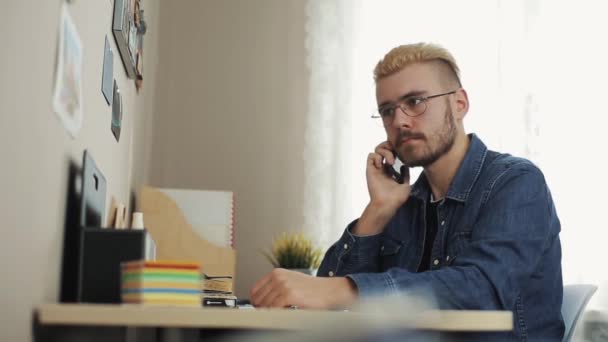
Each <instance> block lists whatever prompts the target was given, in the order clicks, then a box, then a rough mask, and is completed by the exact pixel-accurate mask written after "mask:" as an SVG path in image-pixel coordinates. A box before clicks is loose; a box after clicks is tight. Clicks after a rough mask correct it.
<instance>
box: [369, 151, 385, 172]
mask: <svg viewBox="0 0 608 342" xmlns="http://www.w3.org/2000/svg"><path fill="white" fill-rule="evenodd" d="M382 159H383V157H382V156H381V155H380V154H378V153H370V154H368V155H367V166H368V167H369V166H374V167H375V168H376V169H380V168H382Z"/></svg>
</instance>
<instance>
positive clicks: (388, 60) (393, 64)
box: [374, 43, 461, 86]
mask: <svg viewBox="0 0 608 342" xmlns="http://www.w3.org/2000/svg"><path fill="white" fill-rule="evenodd" d="M424 62H439V63H441V64H443V65H445V66H447V67H448V68H449V70H450V71H451V72H450V73H451V74H452V76H453V78H455V80H456V81H457V82H458V86H461V84H460V69H459V68H458V65H457V64H456V60H455V59H454V56H452V54H451V53H450V52H449V51H448V50H446V49H445V48H443V47H442V46H439V45H437V44H431V43H416V44H408V45H401V46H397V47H396V48H393V49H392V50H391V51H389V52H388V53H387V54H386V55H384V58H383V59H381V60H380V61H379V62H378V64H377V65H376V68H375V69H374V80H375V81H376V82H377V81H378V80H379V79H381V78H384V77H386V76H390V75H392V74H394V73H396V72H399V71H401V70H402V69H403V68H405V67H406V66H408V65H410V64H414V63H424Z"/></svg>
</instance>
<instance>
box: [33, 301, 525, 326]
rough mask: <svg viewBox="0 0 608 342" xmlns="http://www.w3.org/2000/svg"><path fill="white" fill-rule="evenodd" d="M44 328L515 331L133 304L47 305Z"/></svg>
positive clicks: (434, 318) (479, 322)
mask: <svg viewBox="0 0 608 342" xmlns="http://www.w3.org/2000/svg"><path fill="white" fill-rule="evenodd" d="M36 314H37V320H38V324H39V325H41V326H47V327H48V326H66V327H67V326H71V327H78V326H83V327H84V326H88V327H136V328H169V329H171V328H180V329H183V328H186V329H225V330H249V331H251V330H260V331H263V330H266V331H268V330H278V331H280V330H283V331H284V330H310V329H319V330H322V329H324V328H330V327H336V326H340V327H347V328H348V329H350V327H352V328H353V329H361V330H362V331H363V330H364V329H369V328H370V327H373V328H374V329H378V328H399V329H416V330H427V331H442V332H484V331H509V330H511V329H512V328H513V318H512V314H511V312H510V311H449V310H430V311H424V312H420V313H418V314H416V315H404V317H395V316H394V315H392V316H389V315H383V314H378V313H375V314H373V315H372V314H370V313H364V312H345V311H316V310H288V309H230V308H179V307H161V306H142V305H133V304H123V305H103V304H44V305H41V306H39V307H38V308H37V309H36Z"/></svg>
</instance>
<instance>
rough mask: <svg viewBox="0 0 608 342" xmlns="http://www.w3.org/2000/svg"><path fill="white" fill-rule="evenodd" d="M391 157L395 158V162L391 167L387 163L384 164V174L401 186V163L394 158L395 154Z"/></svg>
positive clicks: (397, 158) (402, 178)
mask: <svg viewBox="0 0 608 342" xmlns="http://www.w3.org/2000/svg"><path fill="white" fill-rule="evenodd" d="M393 156H395V162H394V163H393V165H389V164H388V163H386V162H385V163H384V172H386V174H387V175H388V176H389V177H391V178H392V179H393V180H394V181H395V182H397V183H399V184H403V182H404V178H405V177H404V175H403V174H402V173H401V169H402V167H403V162H401V160H400V159H399V157H397V156H396V154H395V152H393Z"/></svg>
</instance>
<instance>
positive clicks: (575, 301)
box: [562, 284, 597, 342]
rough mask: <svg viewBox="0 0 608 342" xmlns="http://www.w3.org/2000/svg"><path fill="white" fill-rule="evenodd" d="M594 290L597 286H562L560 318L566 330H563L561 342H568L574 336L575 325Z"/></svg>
mask: <svg viewBox="0 0 608 342" xmlns="http://www.w3.org/2000/svg"><path fill="white" fill-rule="evenodd" d="M596 290H597V286H595V285H588V284H575V285H566V286H564V299H563V302H562V317H563V318H564V325H565V327H566V329H565V330H564V339H563V342H570V340H571V339H572V337H573V336H574V330H575V328H576V323H577V322H578V320H579V319H580V317H581V314H582V313H583V311H585V307H586V306H587V303H588V302H589V300H590V299H591V297H592V296H593V294H594V293H595V291H596Z"/></svg>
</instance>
